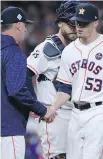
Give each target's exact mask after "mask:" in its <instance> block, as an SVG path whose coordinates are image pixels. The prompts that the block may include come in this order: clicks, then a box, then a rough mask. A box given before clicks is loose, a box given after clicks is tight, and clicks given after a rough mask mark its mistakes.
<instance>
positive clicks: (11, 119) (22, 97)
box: [1, 35, 47, 136]
mask: <svg viewBox="0 0 103 159" xmlns="http://www.w3.org/2000/svg"><path fill="white" fill-rule="evenodd" d="M26 74H27V58H26V55H25V54H24V53H23V52H22V51H21V49H20V48H19V46H18V45H17V43H16V41H15V40H14V38H13V37H11V36H8V35H1V136H14V135H24V134H25V131H26V124H27V120H28V116H29V112H30V111H33V112H35V113H36V114H37V115H39V116H40V117H43V116H44V115H45V114H46V112H47V108H46V107H44V105H42V104H41V103H40V102H38V101H37V99H36V98H35V97H34V96H32V95H31V92H30V91H29V88H28V86H27V84H26V83H27V82H26V76H27V75H26Z"/></svg>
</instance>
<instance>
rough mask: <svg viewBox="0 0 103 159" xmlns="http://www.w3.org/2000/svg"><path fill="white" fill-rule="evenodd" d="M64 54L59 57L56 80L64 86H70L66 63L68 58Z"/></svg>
mask: <svg viewBox="0 0 103 159" xmlns="http://www.w3.org/2000/svg"><path fill="white" fill-rule="evenodd" d="M65 53H66V52H65V50H64V51H63V53H62V56H61V62H60V69H59V72H58V76H57V80H58V81H59V82H62V83H64V84H68V85H71V80H70V75H69V64H68V61H67V59H68V57H67V56H66V54H65Z"/></svg>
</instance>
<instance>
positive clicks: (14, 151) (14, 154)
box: [12, 136, 16, 159]
mask: <svg viewBox="0 0 103 159" xmlns="http://www.w3.org/2000/svg"><path fill="white" fill-rule="evenodd" d="M12 143H13V148H14V159H16V150H15V144H14V138H13V136H12Z"/></svg>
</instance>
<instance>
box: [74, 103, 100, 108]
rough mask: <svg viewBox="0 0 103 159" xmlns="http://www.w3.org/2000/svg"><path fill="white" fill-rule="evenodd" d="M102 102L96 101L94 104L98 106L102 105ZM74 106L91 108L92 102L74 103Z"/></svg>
mask: <svg viewBox="0 0 103 159" xmlns="http://www.w3.org/2000/svg"><path fill="white" fill-rule="evenodd" d="M102 103H103V102H95V103H94V104H95V105H96V106H99V105H102ZM74 106H75V108H77V109H80V110H84V109H89V108H91V104H90V103H86V104H83V105H81V104H77V103H74Z"/></svg>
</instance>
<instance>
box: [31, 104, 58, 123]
mask: <svg viewBox="0 0 103 159" xmlns="http://www.w3.org/2000/svg"><path fill="white" fill-rule="evenodd" d="M30 115H31V116H32V117H33V118H39V116H38V115H36V114H35V113H34V112H30ZM56 115H57V113H56V109H55V107H53V106H52V105H49V106H47V112H46V114H45V116H44V117H43V118H40V120H45V121H46V122H47V123H51V122H52V121H53V120H54V118H55V116H56Z"/></svg>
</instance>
